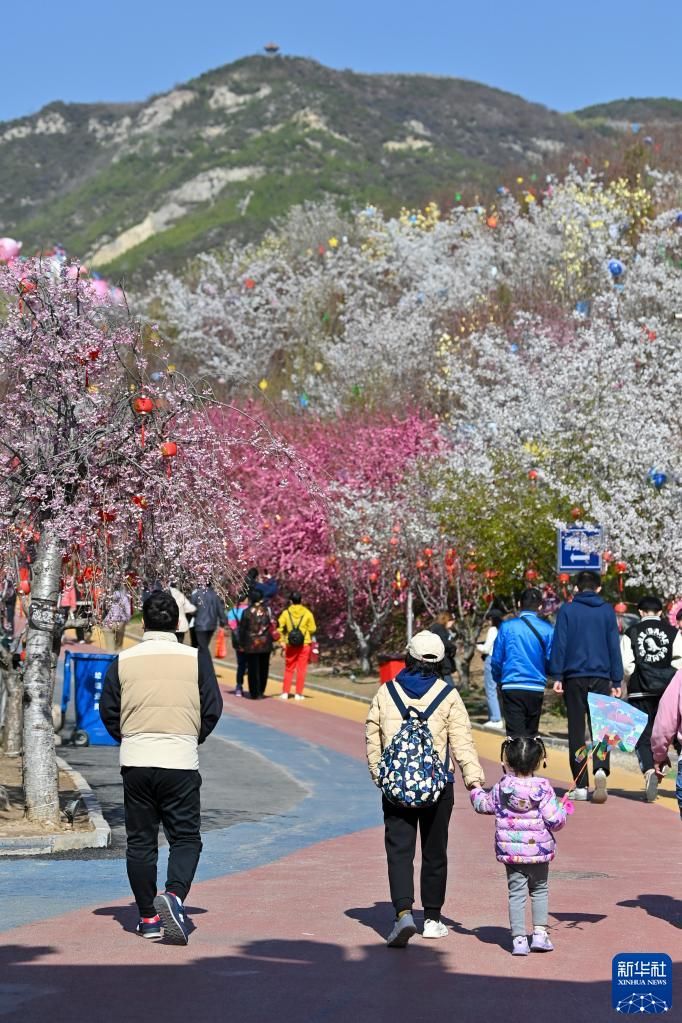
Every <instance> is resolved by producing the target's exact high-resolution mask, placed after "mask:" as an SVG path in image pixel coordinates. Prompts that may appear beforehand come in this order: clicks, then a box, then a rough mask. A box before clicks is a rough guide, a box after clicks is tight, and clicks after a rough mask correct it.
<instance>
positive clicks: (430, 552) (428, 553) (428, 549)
mask: <svg viewBox="0 0 682 1023" xmlns="http://www.w3.org/2000/svg"><path fill="white" fill-rule="evenodd" d="M424 557H425V558H432V557H433V549H432V548H431V547H425V548H424Z"/></svg>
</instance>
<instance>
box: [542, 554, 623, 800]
mask: <svg viewBox="0 0 682 1023" xmlns="http://www.w3.org/2000/svg"><path fill="white" fill-rule="evenodd" d="M575 584H576V587H577V590H578V592H577V593H576V594H575V596H574V598H573V600H572V602H571V603H570V604H562V605H561V607H560V608H559V612H558V614H557V619H556V626H555V629H554V644H553V646H552V656H551V659H550V665H549V673H550V676H551V678H553V679H555V682H554V692H555V693H563V696H564V700H565V702H566V713H567V714H568V751H569V760H570V765H571V773H572V775H573V778H574V781H575V779H577V778H578V777H580V785H579V786H577V787H576V786H575V784H574V786H573V789H572V790H571V792H569V795H570V797H571V798H572V799H587V796H588V787H589V778H588V774H587V768H585V769H584V770H583V771H582V773H581V770H582V769H583V767H584V762H581V761H579V760H576V756H575V754H576V751H577V750H579V749H580V747H581V746H584V745H585V715H588V719H589V706H588V702H587V697H588V694H589V693H600V694H601V695H602V696H620V693H621V682H622V680H623V661H622V659H621V654H620V635H619V633H618V624H617V621H616V613H615V611H614V610H613V608H612V607H611V605H610V604H608V603H607V602H606V601H605V600H604V599H603V598H602V597H600V596H599V593H600V591H601V579H600V577H599V576H598V575H597V573H596V572H587V571H585V572H578V574H577V576H576V579H575ZM608 774H609V757H608V755H607V757H606V759H605V760H604V761H602V766H601V767H599V768H598V770H596V771H595V773H594V794H593V796H592V801H593V802H594V803H605V802H606V799H607V796H608V792H607V788H606V779H607V777H608Z"/></svg>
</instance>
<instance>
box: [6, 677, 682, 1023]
mask: <svg viewBox="0 0 682 1023" xmlns="http://www.w3.org/2000/svg"><path fill="white" fill-rule="evenodd" d="M220 675H221V678H222V681H224V682H225V683H228V684H229V682H230V674H229V672H228V671H227V670H226V669H221V670H220ZM277 690H278V687H277V686H273V691H275V692H276V691H277ZM225 704H226V706H225V714H224V716H223V719H222V721H221V723H220V725H219V736H218V737H216V738H215V739H213V740H209V742H212V743H213V744H214V746H215V747H216V753H215V754H213V753H212V754H211V756H213V755H216V756H221V755H223V754H225V755H227V763H228V767H227V768H226V775H225V779H224V783H225V788H226V791H227V792H228V794H229V791H230V786H231V785H234V786H235V787H237V788H239V786H244V785H246V793H247V798H246V799H245V798H244V792H243V791H241V790H240V791H239V800H240V801H239V805H240V806H242V805H246V806H248V803H249V798H248V792H249V785H250V788H251V791H252V794H253V799H254V805H255V801H256V799H257V792H256V790H257V789H262V787H263V786H267V785H268V784H269V779H270V778H271V779H272V786H273V787H274V788H275V789H278V790H279V791H280V792H281V791H282V786H283V785H288V789H287V790H286V791H287V794H288V797H287V799H286V800H283V802H282V806H281V813H280V814H279V815H277V814H272V813H270V812H269V811H267V810H266V808H265V804H263V803H261V804H259V805H260V810H259V812H258V813H254V817H257V819H254V820H249V821H245V820H242V821H237V822H236V823H231V825H230V826H227V827H221V826H220V823H221V822H220V821H218V822H217V824H218V826H216V827H211V829H210V830H209V831H207V832H206V834H205V836H204V837H205V850H204V855H203V858H202V862H201V864H200V867H199V872H198V875H197V881H196V883H195V886H194V887H193V889H192V892H191V895H190V898H189V900H188V908H189V910H190V915H191V917H192V919H193V922H194V924H195V925H196V930H195V931H194V933H193V934H192V936H191V940H190V944H189V946H188V947H187V948H178V947H174V946H170V945H166V944H158V943H151V942H144V941H141V940H140V939H138V938H136V937H135V936H134V935H133V934H131V933H130V931H131V928H132V927H133V926H134V923H135V911H134V908H132V906H131V901H130V896H129V894H128V892H127V887H126V882H125V872H124V863H123V861H122V859H120V858H119V859H116V858H108V859H103V860H94V859H91V860H82V859H80V860H78V859H75V860H74V859H60V860H48V859H45V858H41V859H40V860H32V861H19V860H15V861H12V862H9V863H5V864H2V865H1V866H0V879H1V880H2V888H3V893H4V896H5V897H4V899H3V915H4V916H5V924H4V927H5V928H7V927H8V926H10V927H11V928H12V929H5V930H4V933H3V934H2V948H1V949H0V964H1V965H2V972H1V973H0V1020H2V1021H4V1020H17V1021H18V1020H21V1021H22V1023H33V1021H38V1020H45V1019H48V1018H49V1019H50V1021H51V1023H61V1021H62V1020H64V1021H66V1020H69V1023H71V1021H72V1020H73V1019H74V1018H76V1019H77V1018H90V1019H94V1020H97V1021H102V1023H108V1021H110V1020H111V1021H113V1020H126V1021H128V1020H129V1021H131V1023H135V1021H137V1020H140V1021H142V1020H145V1021H148V1020H150V1019H151V1020H156V1019H159V1020H164V1021H171V1023H173V1021H176V1020H177V1021H180V1020H182V1021H185V1020H186V1019H188V1018H191V1019H201V1018H212V1017H218V1018H223V1017H229V1018H235V1019H238V1020H240V1021H246V1023H249V1021H254V1023H261V1021H266V1020H270V1019H271V1018H272V1017H273V1016H275V1015H276V1016H277V1017H278V1018H283V1019H285V1020H287V1021H289V1020H292V1021H296V1023H298V1021H299V1020H300V1021H311V1023H318V1021H319V1023H337V1021H339V1023H340V1021H342V1020H343V1021H344V1023H347V1021H348V1019H349V1017H350V1018H355V1019H357V1020H358V1021H365V1020H367V1021H372V1023H375V1021H377V1023H384V1021H386V1023H388V1021H389V1020H391V1021H393V1020H396V1019H404V1018H407V1019H411V1020H413V1021H421V1020H429V1021H432V1020H433V1019H434V1018H439V1017H441V1016H442V1015H443V1014H444V1013H448V1015H449V1016H451V1017H452V1018H453V1019H457V1020H460V1021H464V1023H469V1021H478V1020H481V1021H483V1020H485V1021H496V1020H508V1019H511V1020H515V1019H520V1018H522V1017H524V1016H525V1015H527V1014H531V1013H532V1014H537V1013H540V1014H542V1015H543V1016H545V1015H547V1014H549V1013H551V1014H552V1017H553V1018H554V1019H555V1020H558V1021H561V1023H563V1021H564V1020H565V1021H569V1020H570V1021H574V1020H578V1019H580V1018H583V1017H587V1016H595V1015H596V1016H597V1017H598V1018H600V1019H601V1018H605V1017H608V1015H609V1013H610V1012H611V1009H610V973H611V959H612V957H613V955H614V954H616V953H617V952H623V951H634V952H637V951H650V952H668V953H669V954H670V955H671V956H672V957H673V960H674V961H675V964H676V965H675V971H676V977H675V980H676V988H677V995H678V1006H680V1005H682V987H681V986H680V985H681V984H682V967H681V966H680V962H681V961H682V944H681V942H680V937H681V936H682V929H681V925H682V902H681V901H680V899H679V897H678V896H679V893H680V891H681V890H682V885H681V882H682V864H681V863H680V841H681V839H682V829H681V823H680V819H679V816H678V815H677V811H676V805H675V803H674V799H673V794H672V790H671V783H670V782H666V786H665V788H664V794H663V795H662V797H661V799H660V800H659V801H658V803H657V804H654V805H645V804H643V803H642V801H641V794H640V789H641V780H640V778H639V776H638V775H637V774H636V773H634V772H627V771H622V770H616V771H614V772H613V775H612V779H611V782H612V789H611V792H612V794H611V796H610V797H609V801H608V802H607V803H606V805H605V806H593V805H592V804H589V803H587V804H578V805H577V806H576V812H575V814H574V816H573V817H572V818H571V819H570V820H569V823H568V825H567V827H566V828H565V830H564V831H563V832H562V833H561V834H560V835H559V838H558V841H559V854H558V857H557V859H556V861H555V863H554V864H553V865H552V868H551V873H550V878H551V895H550V910H551V917H552V924H553V932H552V933H553V940H554V942H555V945H556V948H557V951H556V952H555V953H553V954H551V955H547V956H530V957H528V958H525V959H514V958H512V957H511V956H510V954H509V951H508V944H509V936H508V929H507V923H506V885H505V878H504V869H503V868H502V867H501V866H500V865H499V864H498V863H497V862H496V861H495V858H494V854H493V823H492V821H491V819H490V818H484V817H478V816H476V815H474V813H473V812H472V810H471V808H470V806H469V804H468V798H467V796H466V793H465V792H464V789H463V786H462V785H461V782H459V783H458V785H457V787H456V790H457V795H456V806H455V813H454V815H453V821H452V826H451V841H450V879H449V888H448V898H447V902H446V905H445V908H444V918H445V920H446V922H447V923H448V924H449V926H450V934H449V935H448V937H447V938H446V939H444V940H441V941H434V942H428V941H425V940H424V939H422V938H421V937H415V938H414V939H413V941H412V942H411V943H410V946H409V947H408V948H407V949H405V950H392V949H387V948H386V947H385V945H384V943H383V937H384V935H385V933H386V932H387V930H388V929H389V927H390V922H391V917H392V912H391V908H390V905H389V904H388V896H387V888H388V885H387V879H386V866H385V859H384V852H383V841H382V837H383V836H382V830H383V829H382V827H381V819H380V805H379V798H378V794H377V792H376V790H374V789H373V788H372V786H371V784H370V783H369V780H368V776H367V772H366V767H365V764H364V748H363V734H362V727H361V720H362V719H363V717H364V713H365V710H366V708H364V707H362V706H360V705H358V704H354V703H352V702H351V701H347V700H343V699H340V698H337V697H333V696H329V695H326V694H318V693H316V694H314V695H313V696H312V697H311V698H310V699H308V700H306V701H305V702H304V703H293V702H289V703H287V704H285V703H284V702H283V701H282V702H281V701H279V700H265V701H262V702H259V703H255V704H251V703H250V702H249V701H246V700H240V699H238V698H236V697H233V696H229V695H226V700H225ZM476 742H477V745H478V747H479V751H480V754H481V756H482V758H483V761H484V766H485V768H486V772H487V775H488V780H489V782H491V783H492V782H493V781H495V780H497V777H498V772H499V767H497V766H496V763H497V760H498V757H499V739H498V738H497V737H495V736H489V735H477V736H476ZM218 749H219V750H220V752H217V750H218ZM207 751H208V744H207ZM240 757H243V758H244V763H243V764H242V767H243V768H244V770H242V772H241V773H240V774H237V773H236V764H237V763H238V762H239V759H240ZM254 757H255V758H259V765H260V769H261V770H260V772H259V774H258V776H256V775H255V774H254V776H253V778H252V779H251V782H249V771H248V767H249V764H250V763H254V762H255V761H253V760H252V759H251V758H254ZM230 758H231V763H232V770H230V769H229V763H230ZM565 760H566V756H565V754H564V753H560V752H556V753H555V752H550V760H549V765H548V774H549V775H550V776H551V777H553V778H554V779H557V786H558V787H561V782H562V779H564V780H565V778H566V768H567V765H566V763H565ZM245 776H246V781H245V780H244V778H245ZM237 779H239V780H237ZM258 798H260V799H261V800H262V793H261V796H260V797H258ZM266 802H267V801H266ZM671 810H673V811H674V812H670V811H671ZM260 811H264V812H260ZM21 920H23V921H25V922H23V923H20V921H21ZM17 924H18V926H17ZM12 925H14V926H12ZM2 926H3V924H2V923H0V927H2ZM169 967H170V968H169ZM672 1018H682V1010H681V1009H680V1008H678V1007H677V1006H676V1007H675V1008H674V1009H673V1013H672Z"/></svg>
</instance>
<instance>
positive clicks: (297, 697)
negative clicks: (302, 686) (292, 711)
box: [294, 693, 304, 700]
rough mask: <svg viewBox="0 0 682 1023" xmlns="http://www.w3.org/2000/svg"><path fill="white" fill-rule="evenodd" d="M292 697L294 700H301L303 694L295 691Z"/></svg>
mask: <svg viewBox="0 0 682 1023" xmlns="http://www.w3.org/2000/svg"><path fill="white" fill-rule="evenodd" d="M294 699H295V700H302V699H304V697H303V694H302V693H295V695H294Z"/></svg>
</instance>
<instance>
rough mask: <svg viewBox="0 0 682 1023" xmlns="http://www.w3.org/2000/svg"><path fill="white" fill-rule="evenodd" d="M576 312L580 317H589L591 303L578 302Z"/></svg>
mask: <svg viewBox="0 0 682 1023" xmlns="http://www.w3.org/2000/svg"><path fill="white" fill-rule="evenodd" d="M575 311H576V312H577V314H578V316H589V315H590V303H589V302H586V301H580V302H576V304H575Z"/></svg>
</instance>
